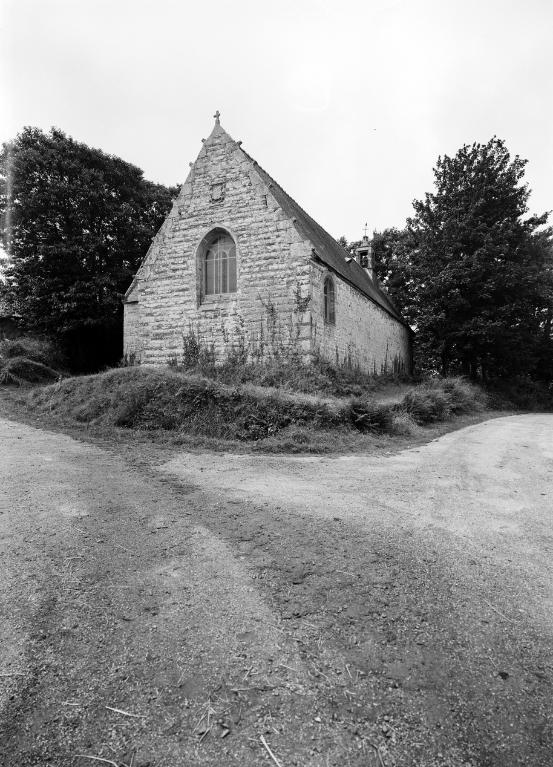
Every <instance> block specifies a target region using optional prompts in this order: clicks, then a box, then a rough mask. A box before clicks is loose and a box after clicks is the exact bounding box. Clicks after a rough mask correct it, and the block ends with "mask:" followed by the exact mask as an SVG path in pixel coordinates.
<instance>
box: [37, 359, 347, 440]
mask: <svg viewBox="0 0 553 767" xmlns="http://www.w3.org/2000/svg"><path fill="white" fill-rule="evenodd" d="M29 403H30V405H31V406H32V407H33V408H34V409H36V410H40V411H47V412H50V413H57V414H58V415H61V416H65V417H69V418H70V419H71V420H74V421H79V422H81V423H92V422H97V423H102V424H109V425H113V426H123V427H127V428H139V429H169V430H176V429H181V430H185V431H186V432H187V433H189V434H202V435H205V436H209V437H216V438H221V439H238V440H259V439H263V438H265V437H268V436H270V435H271V434H275V433H276V432H278V431H280V430H281V429H284V428H286V427H288V426H290V425H292V424H298V425H314V426H320V427H329V426H333V425H335V424H338V423H340V422H341V421H343V419H344V414H343V413H342V412H340V411H338V410H335V409H332V408H331V407H329V406H328V405H327V404H325V403H323V402H318V401H316V400H312V399H311V398H309V399H307V398H292V397H290V396H286V395H279V394H277V393H273V392H271V393H269V394H267V393H264V392H259V391H257V390H255V389H254V388H252V387H250V388H248V387H231V386H226V385H225V384H221V383H220V382H217V381H211V380H208V379H206V378H202V377H200V376H187V375H183V374H181V373H176V372H174V371H171V370H167V369H156V368H146V367H132V368H119V369H115V370H110V371H108V372H107V373H100V374H98V375H91V376H83V377H80V378H70V379H67V380H65V381H61V382H59V383H58V384H56V385H55V386H49V387H45V388H42V389H40V390H36V391H34V392H32V393H31V394H30V396H29Z"/></svg>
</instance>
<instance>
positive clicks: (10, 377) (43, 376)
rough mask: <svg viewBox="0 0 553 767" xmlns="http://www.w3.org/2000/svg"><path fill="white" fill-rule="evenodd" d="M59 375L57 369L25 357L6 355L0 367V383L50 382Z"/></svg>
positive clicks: (17, 384) (18, 384)
mask: <svg viewBox="0 0 553 767" xmlns="http://www.w3.org/2000/svg"><path fill="white" fill-rule="evenodd" d="M59 377H60V374H59V373H58V371H57V370H54V369H53V368H51V367H48V365H43V364H42V362H35V361H34V360H31V359H28V358H27V357H8V358H7V359H6V361H5V362H4V363H3V364H2V366H1V367H0V383H3V384H10V385H16V386H20V385H21V384H23V383H51V382H52V381H56V380H57V379H58V378H59Z"/></svg>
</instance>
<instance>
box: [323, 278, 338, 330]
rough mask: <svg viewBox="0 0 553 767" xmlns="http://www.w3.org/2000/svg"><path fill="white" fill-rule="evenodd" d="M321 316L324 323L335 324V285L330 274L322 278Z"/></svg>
mask: <svg viewBox="0 0 553 767" xmlns="http://www.w3.org/2000/svg"><path fill="white" fill-rule="evenodd" d="M329 288H330V290H329ZM323 316H324V321H325V325H336V285H335V283H334V279H333V278H332V276H331V275H330V274H326V275H325V278H324V280H323Z"/></svg>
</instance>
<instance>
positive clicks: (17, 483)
mask: <svg viewBox="0 0 553 767" xmlns="http://www.w3.org/2000/svg"><path fill="white" fill-rule="evenodd" d="M552 435H553V417H552V416H545V415H530V416H514V417H508V418H501V419H496V420H492V421H488V422H485V423H482V424H479V425H477V426H472V427H469V428H467V429H463V430H461V431H458V432H452V433H450V434H448V435H446V436H445V437H441V438H440V439H437V440H435V441H434V442H432V443H430V444H428V445H426V446H423V447H420V448H414V449H411V450H407V451H404V452H402V453H399V454H397V455H391V456H387V457H386V456H384V457H375V456H352V457H342V458H328V457H324V458H314V457H306V458H298V457H293V458H292V457H274V456H271V457H267V456H260V455H258V456H244V455H221V454H217V455H215V454H213V455H212V454H206V453H196V454H191V453H186V454H183V453H181V454H175V455H174V456H173V457H172V459H171V460H170V461H168V462H165V463H164V464H163V465H162V466H156V465H154V464H153V463H151V464H150V465H149V466H144V465H143V464H139V463H138V461H135V462H134V465H132V464H133V461H132V455H131V456H130V457H129V456H127V457H126V459H125V461H124V460H123V459H122V458H121V457H119V456H117V455H115V454H114V453H112V452H109V451H106V450H101V449H99V448H98V447H94V446H91V445H89V444H86V443H82V442H77V441H75V440H73V439H70V438H69V437H66V436H63V435H59V434H52V433H49V432H46V431H41V430H38V429H33V428H31V427H29V426H23V425H20V424H16V423H14V422H9V421H0V488H1V495H0V567H1V572H2V578H1V579H0V611H1V617H2V620H1V622H0V764H1V765H2V766H3V765H6V767H11V766H12V765H13V767H27V765H29V766H30V765H46V764H55V765H56V767H65V765H67V766H69V765H73V767H84V765H93V764H101V763H102V762H98V761H95V760H94V759H93V758H92V757H96V758H100V759H103V760H108V762H106V761H104V762H103V763H111V764H115V765H116V767H122V765H129V766H130V765H133V767H148V765H149V766H150V767H154V765H155V767H158V766H159V767H169V766H171V767H179V766H180V765H182V766H183V767H184V765H187V766H189V765H212V766H213V767H215V766H218V765H225V766H226V765H231V766H234V765H245V766H246V767H247V766H248V765H261V764H272V765H274V764H275V762H274V761H273V760H272V759H271V757H270V756H269V753H268V750H267V746H268V747H269V748H270V749H271V750H272V752H273V753H274V755H275V756H276V758H277V760H279V761H280V763H281V764H282V767H291V766H292V765H297V766H298V767H299V766H300V765H301V766H302V767H319V765H320V767H329V766H330V765H335V766H336V767H342V765H352V767H357V765H359V767H361V765H362V766H363V767H372V765H378V767H381V766H382V765H385V767H392V765H396V766H397V767H411V765H419V766H420V767H438V766H440V767H468V766H469V765H471V766H472V767H480V766H481V765H483V766H486V765H489V766H490V767H491V766H493V767H510V766H511V765H530V764H531V765H533V766H534V765H537V766H538V767H539V766H540V765H543V766H544V767H545V766H546V765H547V766H549V765H551V764H552V763H553V757H552V754H553V732H552V725H553V702H552V696H551V691H552V690H551V687H552V681H553V662H552V656H551V649H552V642H551V637H552V630H553V601H552V596H553V594H552V583H553V581H552V578H551V575H552V573H551V570H552V559H551V549H552V545H553V533H552V526H551V511H552V504H551V499H552V497H553V493H552V491H553V436H552ZM114 709H115V710H114ZM79 755H84V756H79Z"/></svg>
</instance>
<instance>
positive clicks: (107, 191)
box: [0, 128, 177, 369]
mask: <svg viewBox="0 0 553 767" xmlns="http://www.w3.org/2000/svg"><path fill="white" fill-rule="evenodd" d="M176 191H177V189H176V188H172V189H171V188H166V187H164V186H161V185H158V184H153V183H151V182H149V181H146V180H145V179H144V178H143V173H142V171H141V170H140V169H139V168H137V167H135V166H134V165H131V164H129V163H127V162H124V161H123V160H121V159H119V158H118V157H114V156H111V155H107V154H105V153H104V152H102V151H100V150H98V149H92V148H90V147H88V146H86V145H85V144H82V143H79V142H77V141H74V140H73V139H71V138H70V137H68V136H66V135H65V134H64V133H63V132H62V131H60V130H57V129H52V130H51V131H50V132H49V133H44V132H42V131H41V130H39V129H37V128H25V129H24V130H23V131H22V132H21V133H20V134H19V135H18V136H17V137H16V138H15V139H14V140H13V141H11V142H9V143H7V144H4V145H3V148H2V152H1V153H0V215H1V226H2V239H3V244H4V248H5V249H6V251H7V252H8V254H9V257H10V260H9V266H8V269H7V280H8V286H9V290H10V292H11V295H12V297H13V299H14V301H15V304H16V306H17V308H18V311H19V313H20V314H21V315H22V316H23V317H24V318H25V321H26V325H27V327H28V328H29V329H31V330H33V331H37V332H43V333H46V334H49V335H53V336H55V337H57V338H58V339H60V340H61V341H62V342H63V344H64V345H65V346H66V347H67V349H68V351H69V354H70V357H72V358H73V362H74V364H75V365H76V366H77V367H79V368H81V369H93V368H95V367H98V366H99V365H101V364H105V363H108V362H113V361H114V360H115V359H117V357H118V356H120V354H121V335H122V334H121V324H122V322H121V321H122V306H121V298H122V295H123V293H124V291H125V290H126V289H127V287H128V285H129V284H130V282H131V279H132V276H133V275H134V273H135V271H136V269H137V268H138V265H139V263H140V261H141V259H142V258H143V257H144V255H145V253H146V251H147V249H148V246H149V243H150V241H151V239H152V237H153V235H154V234H155V232H156V230H157V229H158V228H159V226H160V225H161V223H162V221H163V219H164V217H165V215H166V214H167V211H168V209H169V207H170V204H171V198H172V196H174V195H175V193H176Z"/></svg>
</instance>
